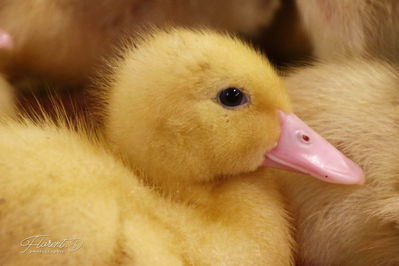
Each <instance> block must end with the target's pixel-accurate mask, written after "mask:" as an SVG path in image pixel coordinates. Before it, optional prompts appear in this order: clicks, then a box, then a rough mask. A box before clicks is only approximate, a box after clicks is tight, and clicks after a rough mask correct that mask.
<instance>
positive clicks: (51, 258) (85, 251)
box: [0, 123, 292, 265]
mask: <svg viewBox="0 0 399 266" xmlns="http://www.w3.org/2000/svg"><path fill="white" fill-rule="evenodd" d="M0 135H1V138H0V151H1V152H0V158H1V162H2V163H1V164H0V173H1V178H0V180H1V186H0V195H1V199H0V204H1V205H0V206H1V212H0V214H1V215H0V225H1V227H0V228H1V234H2V241H1V244H0V255H1V256H0V263H1V265H17V264H22V263H27V262H30V263H32V264H34V265H43V264H51V263H57V264H62V263H65V264H67V265H81V264H96V265H104V264H106V265H114V264H115V265H116V264H118V265H119V264H122V265H131V264H134V265H185V264H194V265H243V264H251V265H264V264H267V265H289V264H290V262H291V244H292V243H291V237H290V230H289V225H288V221H287V219H286V213H285V211H284V204H283V202H284V201H283V199H282V196H281V195H280V192H279V189H278V187H277V185H276V183H275V182H274V181H273V180H272V179H269V178H265V177H264V174H263V175H262V173H253V174H249V175H244V176H241V177H237V178H234V179H231V180H229V181H228V182H220V183H215V184H213V185H212V186H209V187H206V189H200V188H198V189H196V190H195V191H196V195H197V197H198V199H199V200H198V202H185V201H175V200H171V199H168V198H165V197H163V196H162V195H160V194H159V193H158V192H156V191H154V190H153V189H151V188H150V187H147V186H145V185H144V184H143V183H141V182H140V181H139V180H138V179H137V177H136V176H135V175H133V174H132V173H131V172H130V171H129V170H128V169H127V168H126V167H124V166H123V165H122V164H121V163H120V162H119V161H118V160H117V159H115V158H114V157H112V156H111V155H110V154H109V153H107V152H106V151H104V149H103V148H100V147H99V146H98V145H93V144H91V143H90V142H89V140H87V139H86V138H85V137H81V136H78V135H77V134H76V133H73V132H70V131H68V130H67V129H59V128H56V127H55V126H44V127H37V126H34V125H32V124H27V125H19V124H15V123H12V124H11V125H7V126H1V127H0ZM37 235H48V237H41V238H38V239H37V240H35V243H39V241H40V240H43V241H45V242H47V241H48V240H51V241H52V242H54V241H62V240H63V239H65V238H73V239H79V240H76V241H75V242H74V243H79V245H82V246H81V248H79V250H76V251H74V252H72V251H73V248H71V249H72V250H68V249H67V248H61V249H57V248H44V247H43V248H38V247H35V246H32V247H30V248H28V246H26V245H27V243H28V240H26V241H23V240H24V239H26V238H28V237H31V236H37ZM29 241H33V240H32V239H31V240H29ZM31 243H32V242H31ZM21 245H22V246H21ZM77 248H78V247H77ZM77 248H76V249H77ZM25 249H27V250H26V252H24V253H20V252H21V251H24V250H25ZM44 250H50V251H54V250H63V251H64V252H65V254H29V253H30V252H31V251H32V252H34V251H39V252H40V251H42V252H45V251H44Z"/></svg>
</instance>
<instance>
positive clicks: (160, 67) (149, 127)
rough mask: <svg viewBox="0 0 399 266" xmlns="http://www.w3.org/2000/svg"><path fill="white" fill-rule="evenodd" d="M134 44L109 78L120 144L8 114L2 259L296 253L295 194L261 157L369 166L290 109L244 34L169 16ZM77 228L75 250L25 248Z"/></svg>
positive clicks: (138, 260) (337, 175) (110, 126)
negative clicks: (288, 195) (290, 204)
mask: <svg viewBox="0 0 399 266" xmlns="http://www.w3.org/2000/svg"><path fill="white" fill-rule="evenodd" d="M136 44H137V43H136ZM127 46H128V47H127V49H126V50H125V51H124V52H123V53H122V56H121V58H120V59H119V60H115V61H114V62H111V65H112V66H113V68H112V70H113V72H112V74H110V75H109V76H108V77H107V79H104V80H101V81H100V84H102V90H100V91H102V92H103V94H102V95H100V96H101V97H103V99H104V100H105V105H104V107H105V111H104V112H105V116H104V127H103V130H104V139H103V140H101V142H100V144H101V145H103V144H105V143H107V144H106V145H107V146H109V147H110V148H111V151H112V154H113V155H112V156H111V151H108V150H105V148H101V147H100V145H99V144H98V143H97V144H96V143H95V141H94V140H88V139H92V137H90V136H85V134H80V135H79V134H77V133H73V132H70V131H68V130H67V129H65V128H63V127H58V128H57V127H55V126H52V125H49V124H46V123H44V125H41V126H40V125H36V126H35V125H32V124H31V123H29V122H25V123H23V124H18V123H15V122H11V123H8V124H4V125H2V126H1V127H0V135H1V137H0V151H1V152H0V156H1V157H0V161H1V162H2V163H1V164H0V173H1V174H0V180H1V185H0V195H1V201H0V225H1V227H0V228H1V232H2V241H1V242H0V262H1V264H2V265H10V264H21V263H26V262H30V263H33V264H41V265H43V264H49V263H57V264H60V263H64V264H71V265H79V264H82V263H84V264H88V263H89V264H99V265H102V264H107V265H116V264H118V265H121V264H122V265H129V264H137V265H186V264H189V265H290V264H292V263H293V261H292V247H293V242H292V239H291V233H290V224H289V221H288V219H287V218H288V215H287V213H286V210H285V204H284V202H285V199H284V197H283V196H282V195H281V193H280V189H279V186H278V184H277V182H276V180H274V179H273V176H272V175H271V172H269V168H267V167H266V168H265V167H263V166H272V167H278V168H284V169H287V170H294V171H301V172H305V173H308V174H310V175H313V176H314V177H317V178H320V179H323V180H325V181H329V182H336V183H345V184H357V183H362V182H363V178H364V177H363V174H362V171H361V169H360V168H359V167H358V166H357V165H356V164H354V163H353V162H352V161H350V160H349V159H347V158H346V157H344V156H343V155H342V154H341V153H340V152H338V151H337V150H335V149H334V148H333V147H332V146H331V145H330V144H329V143H327V142H326V141H325V140H324V139H322V138H321V137H320V136H319V135H317V134H316V133H315V132H314V131H312V130H311V129H310V128H309V127H307V126H306V125H305V124H304V123H303V122H302V121H301V120H300V119H299V118H298V117H296V116H295V115H294V114H292V113H291V107H290V102H289V99H288V96H287V94H286V92H285V90H284V86H283V84H282V81H281V80H280V79H279V77H278V76H277V75H276V73H275V72H274V70H273V68H272V67H271V66H270V64H269V62H268V61H267V59H265V58H264V57H262V56H261V55H259V54H258V53H257V52H255V51H253V50H252V49H251V48H250V47H248V46H246V45H245V44H243V43H242V42H241V41H239V40H237V39H235V38H231V37H228V36H222V35H218V34H216V33H214V32H210V31H201V32H193V31H188V30H181V29H170V30H168V31H157V32H153V34H151V35H148V36H146V37H143V39H142V41H141V42H140V43H139V44H138V45H137V48H135V47H133V46H130V45H127ZM323 152H328V153H329V157H327V158H326V157H325V156H323ZM118 158H121V159H122V161H124V162H126V164H125V165H123V164H122V163H121V162H120V160H119V159H118ZM309 158H316V159H315V160H312V159H309ZM66 238H70V239H72V240H68V241H69V242H68V243H71V241H72V242H73V243H74V244H73V245H72V244H70V245H68V247H65V246H64V247H63V248H59V249H61V250H64V252H68V254H61V255H58V254H40V255H38V256H36V255H37V254H31V255H27V254H26V253H29V252H34V251H35V250H36V251H37V250H43V249H42V248H43V246H36V245H33V243H35V244H36V243H37V242H39V241H40V240H43V241H44V243H49V242H48V241H52V242H51V243H53V242H54V241H62V239H66ZM35 241H36V242H35ZM63 243H65V242H63ZM60 245H61V244H60ZM58 247H59V246H58ZM47 249H48V248H47ZM70 251H74V252H72V253H70Z"/></svg>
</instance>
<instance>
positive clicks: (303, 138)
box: [296, 130, 312, 144]
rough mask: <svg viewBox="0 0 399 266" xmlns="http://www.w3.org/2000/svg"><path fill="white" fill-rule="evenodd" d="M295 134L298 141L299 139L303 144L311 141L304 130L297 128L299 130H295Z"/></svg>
mask: <svg viewBox="0 0 399 266" xmlns="http://www.w3.org/2000/svg"><path fill="white" fill-rule="evenodd" d="M296 134H297V137H298V139H299V141H301V142H302V143H304V144H310V143H312V141H311V139H310V137H309V135H308V134H306V133H305V132H304V131H302V130H299V131H297V133H296Z"/></svg>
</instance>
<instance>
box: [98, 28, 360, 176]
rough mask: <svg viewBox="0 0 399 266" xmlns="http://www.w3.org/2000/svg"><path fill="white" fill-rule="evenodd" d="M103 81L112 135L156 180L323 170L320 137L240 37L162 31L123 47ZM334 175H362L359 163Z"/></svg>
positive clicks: (137, 165) (122, 150)
mask: <svg viewBox="0 0 399 266" xmlns="http://www.w3.org/2000/svg"><path fill="white" fill-rule="evenodd" d="M106 89H107V91H108V97H107V117H106V119H105V134H106V137H107V139H108V140H109V141H110V143H111V145H112V146H113V148H114V149H115V150H118V151H119V152H120V153H121V154H122V155H124V157H125V158H126V159H127V161H129V162H130V163H131V164H132V166H134V168H137V169H139V170H140V171H141V172H144V173H145V175H146V176H147V178H148V179H150V180H152V181H154V182H161V183H163V182H167V183H170V182H172V183H173V182H174V183H176V182H177V183H180V184H185V183H187V182H188V183H190V182H204V181H205V182H206V181H211V180H213V179H215V178H218V177H224V176H232V175H237V174H240V173H246V172H250V171H254V170H256V169H257V168H259V167H261V166H267V165H270V166H273V167H280V168H285V169H288V168H289V169H291V170H296V171H301V172H305V173H310V174H313V175H314V176H316V175H317V177H319V178H324V176H321V175H324V173H322V174H320V173H319V172H320V171H319V172H317V171H318V170H315V169H312V167H313V166H314V165H317V162H316V163H315V162H314V161H313V162H312V159H311V158H310V159H309V158H306V156H307V154H305V155H304V152H306V149H307V148H308V147H306V145H309V146H311V144H307V143H306V139H307V138H308V137H310V138H312V139H311V140H310V141H309V142H312V141H313V144H318V142H319V139H318V138H321V137H320V136H318V135H317V134H316V133H314V132H313V131H311V129H310V128H308V127H306V125H305V124H304V123H303V122H302V121H300V120H299V119H298V118H297V117H295V116H294V115H291V112H292V110H291V105H290V101H289V99H288V96H287V94H286V92H285V89H284V86H283V84H282V81H281V80H280V78H279V77H278V76H277V74H276V72H275V71H274V70H273V68H272V66H271V65H270V63H269V62H268V60H267V59H266V58H264V57H263V56H261V55H260V54H259V53H258V52H256V51H254V50H253V49H251V48H250V47H249V46H247V45H245V44H244V43H242V42H241V41H240V40H238V39H236V38H232V37H229V36H222V35H219V34H217V33H214V32H210V31H189V30H185V29H171V30H168V31H159V32H155V33H153V34H150V35H148V36H147V37H144V38H143V41H141V43H140V44H138V45H137V47H134V46H131V48H128V49H127V50H126V51H125V53H124V54H123V56H122V59H121V60H118V61H117V63H116V64H115V66H114V69H113V75H111V78H110V81H109V84H108V87H107V88H106ZM301 123H302V124H301ZM287 130H289V131H290V132H288V133H285V132H284V131H287ZM283 133H284V134H283ZM285 135H288V136H285ZM282 136H285V137H284V139H282ZM323 145H325V144H324V143H323ZM323 147H325V146H323ZM287 149H288V153H290V154H288V155H287V154H286V153H287ZM290 149H291V150H290ZM301 149H302V150H301ZM328 149H331V150H332V151H333V152H334V154H336V153H338V151H336V150H335V149H332V147H328ZM328 149H327V150H328ZM304 150H305V151H304ZM308 150H309V148H308ZM327 150H326V151H327ZM316 152H317V151H316ZM291 153H292V154H294V156H292V154H291ZM296 153H299V154H298V156H296V155H295V154H296ZM269 155H270V156H269ZM338 157H339V158H343V156H338ZM298 158H299V159H298ZM341 160H342V159H341ZM303 161H306V162H305V163H304V162H303ZM348 161H349V160H347V159H346V158H345V162H342V163H346V164H347V163H348ZM312 163H313V166H309V165H310V164H312ZM350 163H352V162H351V161H350ZM352 164H353V163H352ZM317 167H318V166H317ZM317 167H316V168H317ZM353 167H354V166H353V165H350V166H348V168H351V169H352V170H353ZM346 170H348V169H345V171H346ZM316 172H317V173H316ZM344 174H345V173H344ZM350 174H354V175H351V176H350ZM330 175H331V174H330ZM334 180H335V181H334ZM337 180H338V181H337ZM329 181H332V182H341V183H359V182H361V181H362V177H360V175H359V173H358V172H356V171H355V173H353V172H351V173H349V175H347V176H345V177H344V178H342V176H341V177H336V178H335V179H334V178H330V179H329Z"/></svg>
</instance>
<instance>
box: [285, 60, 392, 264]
mask: <svg viewBox="0 0 399 266" xmlns="http://www.w3.org/2000/svg"><path fill="white" fill-rule="evenodd" d="M398 70H399V68H398V67H397V66H396V65H391V64H388V63H386V62H384V61H380V60H376V59H359V58H358V59H352V60H337V61H326V62H322V63H318V64H315V65H313V66H311V67H308V68H303V69H298V70H297V71H295V72H294V73H292V74H291V75H289V76H288V77H287V78H286V80H285V85H286V86H287V90H288V93H289V94H290V96H291V98H292V101H293V105H294V110H295V111H296V112H297V113H298V115H300V116H301V117H302V118H303V119H304V121H306V122H307V123H308V124H309V125H311V126H312V127H314V128H315V129H316V130H318V132H320V133H321V134H322V135H323V136H325V137H326V138H327V139H328V140H329V141H331V143H333V144H335V145H336V146H337V147H338V148H339V149H340V150H342V151H343V152H345V154H347V155H348V156H349V157H350V158H352V159H353V160H354V161H356V162H358V163H359V165H360V166H361V167H362V168H363V169H364V171H365V175H366V180H367V182H366V184H365V185H364V186H362V187H360V186H356V187H354V186H351V187H349V186H348V187H337V186H334V185H328V184H324V183H323V184H322V183H320V182H314V181H313V180H310V179H306V178H302V177H301V178H297V177H293V176H292V175H290V176H287V177H285V178H284V180H285V181H286V186H287V197H288V201H289V202H290V203H292V205H293V207H292V208H293V210H294V219H295V221H296V234H297V237H296V239H297V241H298V244H299V251H298V254H299V255H300V261H301V263H303V265H351V266H352V265H399V208H398V204H399V190H398V188H399V159H398V158H399V138H398V136H399V123H398V121H399V75H398V73H399V72H398Z"/></svg>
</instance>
